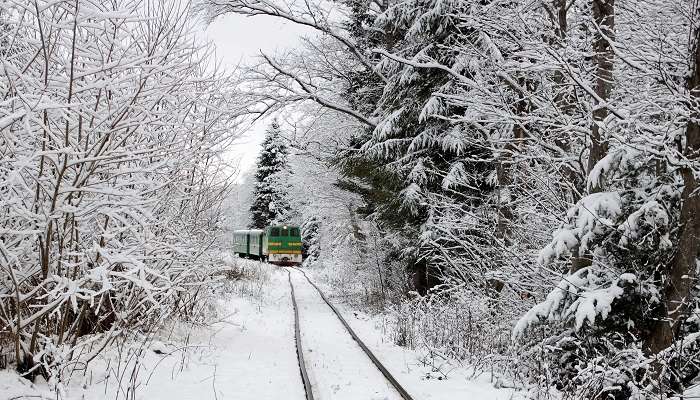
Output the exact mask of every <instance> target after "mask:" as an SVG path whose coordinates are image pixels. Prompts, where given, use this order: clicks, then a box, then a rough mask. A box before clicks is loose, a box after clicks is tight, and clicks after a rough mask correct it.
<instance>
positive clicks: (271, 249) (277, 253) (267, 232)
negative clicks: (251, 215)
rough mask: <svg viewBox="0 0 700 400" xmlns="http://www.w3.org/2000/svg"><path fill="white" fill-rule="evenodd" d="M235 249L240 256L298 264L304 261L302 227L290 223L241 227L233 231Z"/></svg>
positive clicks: (275, 262)
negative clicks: (262, 227)
mask: <svg viewBox="0 0 700 400" xmlns="http://www.w3.org/2000/svg"><path fill="white" fill-rule="evenodd" d="M233 251H234V253H236V254H237V255H238V256H239V257H244V258H252V259H257V260H262V261H267V262H269V263H270V264H275V265H282V266H298V265H301V263H302V261H303V259H302V258H303V257H302V241H301V229H300V228H299V227H298V226H290V225H273V226H268V227H267V228H265V229H239V230H236V231H233Z"/></svg>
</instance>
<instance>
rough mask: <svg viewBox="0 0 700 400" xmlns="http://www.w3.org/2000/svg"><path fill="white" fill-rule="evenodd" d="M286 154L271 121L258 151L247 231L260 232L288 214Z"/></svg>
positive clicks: (279, 132)
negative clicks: (260, 149) (259, 230)
mask: <svg viewBox="0 0 700 400" xmlns="http://www.w3.org/2000/svg"><path fill="white" fill-rule="evenodd" d="M288 153H289V150H288V149H287V146H286V144H285V143H284V138H283V137H282V131H281V129H280V126H279V123H278V122H277V120H274V121H272V123H271V124H270V126H269V127H268V129H267V131H266V132H265V140H264V141H263V144H262V151H261V152H260V156H259V157H258V162H257V170H256V172H255V189H254V192H253V203H252V204H251V206H250V213H251V220H252V222H251V224H250V228H256V229H263V228H265V227H266V226H268V225H270V224H274V223H278V222H282V221H283V220H284V218H285V217H286V216H287V215H288V214H289V211H290V206H289V202H288V201H287V190H286V189H285V188H286V182H285V181H286V179H285V176H286V175H287V174H288V173H289V172H288V168H287V167H288V165H287V155H288Z"/></svg>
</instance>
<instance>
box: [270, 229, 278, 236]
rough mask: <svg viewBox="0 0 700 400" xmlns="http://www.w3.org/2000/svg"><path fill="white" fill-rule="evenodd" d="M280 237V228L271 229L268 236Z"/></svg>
mask: <svg viewBox="0 0 700 400" xmlns="http://www.w3.org/2000/svg"><path fill="white" fill-rule="evenodd" d="M279 235H280V228H272V230H271V231H270V236H279Z"/></svg>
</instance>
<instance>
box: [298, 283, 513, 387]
mask: <svg viewBox="0 0 700 400" xmlns="http://www.w3.org/2000/svg"><path fill="white" fill-rule="evenodd" d="M302 279H303V278H302ZM312 279H313V278H312ZM298 280H299V278H297V279H296V280H295V281H294V283H295V285H296V284H297V281H298ZM315 282H316V283H317V284H319V283H322V282H320V281H318V280H315ZM295 290H297V289H296V286H295ZM324 291H326V293H329V292H330V290H328V289H324ZM318 300H319V301H321V302H322V300H320V298H319V299H318ZM331 301H333V300H331ZM333 304H334V306H336V308H338V309H339V310H340V312H341V313H342V314H343V317H344V318H345V320H346V321H347V322H348V323H349V324H350V326H351V327H352V329H353V330H354V331H355V333H357V335H358V336H359V337H360V338H361V339H362V341H363V342H364V343H365V344H366V345H367V346H368V347H369V348H370V350H372V352H373V353H374V355H375V356H377V358H378V359H379V360H380V361H381V362H382V364H384V366H385V367H386V368H387V369H388V370H389V371H390V372H391V373H392V375H394V377H395V378H396V379H397V380H398V381H399V383H400V384H401V385H402V386H403V387H404V388H405V389H406V390H407V391H408V393H409V394H411V396H413V398H415V399H421V400H454V399H473V400H500V399H516V398H518V397H517V396H518V393H517V392H516V391H514V390H513V389H503V388H500V389H499V388H496V387H494V383H493V382H495V381H497V379H495V378H494V377H492V376H491V375H490V374H478V373H477V374H475V373H474V370H473V369H472V368H470V367H469V366H468V365H461V364H460V363H458V362H457V361H450V362H446V364H449V365H447V366H446V368H445V370H444V371H442V372H438V371H435V370H433V368H432V367H431V366H429V365H426V364H425V363H423V362H421V359H422V358H423V357H422V354H421V352H420V351H418V350H413V349H408V348H406V347H401V346H398V345H395V344H393V343H391V342H390V341H389V340H388V339H387V338H386V337H385V335H384V334H383V333H382V329H381V326H382V321H381V318H382V317H381V315H375V316H370V315H368V314H366V313H364V312H361V311H358V310H354V309H352V308H351V307H350V306H349V305H347V304H343V303H342V302H339V301H334V302H333ZM323 306H325V304H323ZM325 307H326V308H328V307H327V306H325ZM321 308H323V307H321ZM321 311H323V310H321ZM302 315H303V310H302ZM348 337H349V336H348ZM355 347H357V345H355ZM357 351H360V350H359V347H357ZM367 362H369V360H367ZM370 367H371V368H374V367H373V366H372V365H371V364H369V367H368V368H370ZM443 373H445V374H446V375H447V377H445V376H444V375H443ZM322 398H326V397H323V396H322ZM330 398H331V399H333V400H335V399H339V398H340V397H337V396H333V397H330ZM353 399H356V400H357V399H365V397H354V398H353Z"/></svg>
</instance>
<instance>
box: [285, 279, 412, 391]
mask: <svg viewBox="0 0 700 400" xmlns="http://www.w3.org/2000/svg"><path fill="white" fill-rule="evenodd" d="M292 283H293V284H294V290H295V292H296V296H297V303H298V305H299V318H300V326H301V337H302V343H303V346H304V359H305V361H306V365H307V369H308V370H309V380H310V381H311V386H312V387H313V389H314V395H315V396H316V397H318V398H321V399H333V400H357V399H367V400H401V396H400V395H399V394H398V393H397V392H396V391H395V390H394V388H393V387H392V386H391V384H390V383H389V382H388V381H387V380H386V379H385V378H384V376H382V374H381V372H379V370H378V369H377V368H376V367H375V366H374V365H373V364H372V363H371V361H370V359H369V358H368V357H367V356H366V355H365V354H364V353H363V352H362V350H361V349H360V347H359V346H358V345H357V343H355V341H354V340H353V339H352V337H351V336H350V334H349V333H348V332H347V331H346V330H345V327H343V325H342V324H341V323H340V321H339V320H338V318H337V317H336V316H335V314H333V312H332V311H331V309H330V308H329V307H328V305H326V303H325V302H324V301H323V299H322V298H321V297H320V296H319V294H318V292H316V290H315V289H314V288H313V287H312V286H311V285H310V284H309V283H308V282H307V281H306V279H305V278H304V277H303V276H302V275H301V274H300V273H299V272H296V271H293V272H292Z"/></svg>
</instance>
